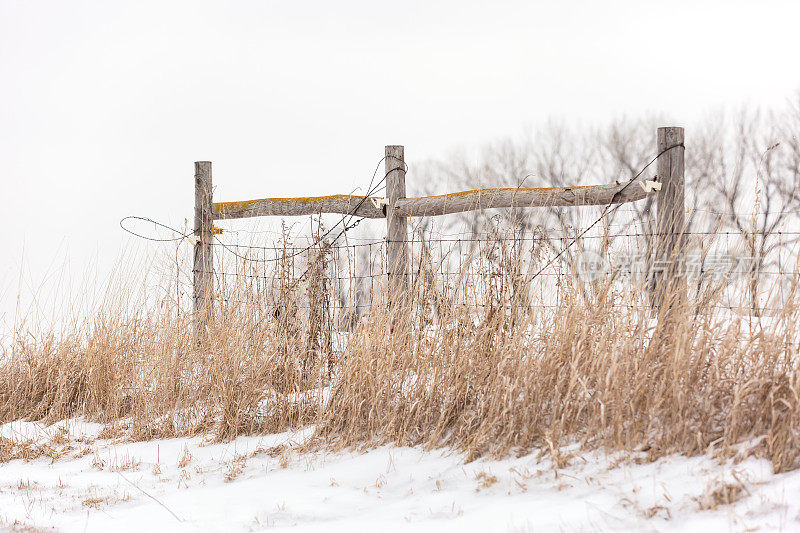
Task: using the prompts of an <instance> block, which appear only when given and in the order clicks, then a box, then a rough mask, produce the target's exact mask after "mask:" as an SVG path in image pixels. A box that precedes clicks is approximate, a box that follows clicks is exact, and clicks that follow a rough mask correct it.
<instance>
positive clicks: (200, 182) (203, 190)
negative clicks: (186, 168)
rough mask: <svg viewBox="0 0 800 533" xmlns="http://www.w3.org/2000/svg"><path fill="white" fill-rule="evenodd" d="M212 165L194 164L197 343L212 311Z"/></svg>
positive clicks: (195, 316)
mask: <svg viewBox="0 0 800 533" xmlns="http://www.w3.org/2000/svg"><path fill="white" fill-rule="evenodd" d="M212 191H213V189H212V186H211V162H210V161H198V162H196V163H195V164H194V234H195V235H196V236H197V242H196V243H195V245H194V268H193V272H194V287H193V289H194V291H193V292H194V294H193V297H194V333H195V341H199V340H201V339H202V335H203V333H204V332H205V327H206V324H208V321H209V320H210V318H211V310H212V308H213V302H212V298H213V289H214V286H213V283H214V266H213V255H212V254H213V248H212V240H213V234H212V232H211V231H212V230H211V228H212V226H213V215H212V209H211V205H212V203H211V200H212V194H213V193H212Z"/></svg>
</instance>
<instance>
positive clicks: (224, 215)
mask: <svg viewBox="0 0 800 533" xmlns="http://www.w3.org/2000/svg"><path fill="white" fill-rule="evenodd" d="M641 183H642V182H641V181H640V180H636V182H634V183H630V184H628V182H625V183H623V184H613V185H581V186H577V187H537V188H506V189H477V190H473V191H462V192H454V193H450V194H442V195H439V196H422V197H419V198H402V199H399V200H397V206H396V208H395V212H396V213H397V214H398V216H404V217H423V216H437V215H448V214H452V213H463V212H464V211H479V210H482V209H493V208H503V207H557V206H570V207H577V206H582V205H608V204H621V203H625V202H636V201H638V200H642V199H644V198H646V197H647V196H648V194H653V193H647V192H645V190H644V188H643V187H642V185H641ZM384 205H385V199H383V198H374V197H370V198H367V199H365V198H364V197H363V196H352V195H347V194H336V195H333V196H310V197H305V198H262V199H260V200H245V201H243V202H221V203H215V204H213V211H214V218H215V219H217V220H224V219H230V218H246V217H256V216H299V215H316V214H320V213H338V214H342V215H355V216H359V217H365V218H385V217H386V214H385V212H384V209H385V207H384Z"/></svg>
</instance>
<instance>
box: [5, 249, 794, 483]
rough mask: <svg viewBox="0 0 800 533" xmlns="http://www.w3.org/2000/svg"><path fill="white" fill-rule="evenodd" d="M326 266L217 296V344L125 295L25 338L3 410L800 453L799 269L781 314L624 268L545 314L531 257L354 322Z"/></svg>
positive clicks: (494, 450)
mask: <svg viewBox="0 0 800 533" xmlns="http://www.w3.org/2000/svg"><path fill="white" fill-rule="evenodd" d="M320 253H322V254H324V253H325V252H324V251H322V252H320ZM315 264H317V265H323V266H321V267H319V268H316V270H313V269H312V270H310V271H308V275H307V276H306V277H305V278H304V279H303V280H302V283H297V282H296V280H289V279H286V276H285V272H282V271H281V269H280V268H278V269H276V274H275V276H276V277H275V280H277V281H276V283H274V284H271V285H270V287H271V288H270V289H266V290H265V291H264V292H262V293H261V294H260V296H259V298H252V297H250V298H244V297H243V298H240V299H238V300H237V301H236V303H230V304H228V305H225V306H223V307H221V308H219V309H216V310H215V320H214V321H213V323H212V324H211V325H210V326H209V328H208V330H207V332H206V335H204V336H203V337H204V341H203V342H202V343H201V344H200V345H195V344H193V335H192V331H191V320H190V318H191V317H190V315H189V314H188V313H186V312H184V311H181V310H180V309H178V308H176V307H175V305H176V304H172V305H156V306H152V308H150V309H148V310H139V311H131V310H129V309H127V308H125V306H120V307H119V308H117V309H115V308H113V306H112V307H108V306H106V307H105V310H104V311H102V312H101V313H99V314H98V315H97V316H94V317H92V319H91V320H89V321H86V322H85V323H84V324H83V325H82V326H81V327H77V328H74V329H73V330H72V331H67V332H65V333H61V334H59V335H55V334H49V335H18V336H17V338H18V339H19V340H18V341H17V343H16V344H15V345H14V346H13V347H11V349H10V350H9V351H8V352H7V353H5V355H4V356H3V358H2V359H0V421H2V422H7V421H11V420H16V419H20V418H29V419H43V420H48V421H55V420H58V419H62V418H64V417H71V416H77V415H83V416H86V417H89V418H91V419H96V420H99V421H103V422H105V423H107V424H108V428H109V432H110V433H111V432H114V431H118V432H124V433H125V434H127V435H129V436H130V437H131V438H134V439H151V438H159V437H169V436H176V435H182V434H193V433H197V432H213V433H214V434H215V435H216V436H217V437H218V438H221V439H227V438H231V437H233V436H236V435H238V434H242V433H250V432H271V431H279V430H282V429H285V428H290V427H300V426H304V425H309V424H315V425H316V427H317V435H318V437H319V439H320V442H323V443H329V444H333V445H336V446H357V447H360V446H371V445H376V444H380V443H397V444H402V445H424V446H429V447H435V446H441V445H451V446H454V447H456V448H457V449H460V450H463V451H465V452H466V453H467V454H468V455H469V456H470V457H478V456H480V455H483V454H495V455H503V454H507V453H524V452H526V451H529V450H532V449H534V448H539V449H544V450H546V451H548V452H550V453H552V454H553V455H554V456H555V457H559V452H558V449H559V446H560V445H562V444H564V443H567V442H574V441H576V440H578V441H580V442H582V443H583V444H584V445H585V446H587V447H597V446H605V447H610V448H619V449H629V450H645V451H647V452H648V453H649V456H650V457H652V458H655V457H658V456H661V455H663V454H666V453H672V452H679V453H685V454H697V453H703V452H707V451H709V450H714V451H717V452H719V453H723V454H724V453H733V452H734V450H736V449H738V448H737V445H739V444H740V443H742V442H749V443H750V448H749V453H757V454H759V455H761V456H763V457H767V458H769V459H770V460H771V461H772V463H773V465H774V469H775V470H776V471H785V470H790V469H794V468H797V467H798V466H800V406H799V405H798V394H799V393H800V383H798V364H799V362H800V361H799V360H798V357H797V351H798V341H800V339H799V338H798V333H797V320H798V305H797V303H798V302H797V296H796V287H797V281H798V277H797V276H796V275H795V277H794V279H793V282H792V284H791V288H790V290H789V292H788V296H787V297H786V298H785V302H786V303H785V309H784V310H783V312H781V313H779V314H777V315H776V316H772V317H769V318H761V319H759V318H751V317H749V316H739V315H736V314H732V313H729V312H726V311H720V310H719V309H717V308H716V303H717V301H718V298H719V291H716V292H715V291H711V292H710V293H704V294H703V297H702V298H700V297H698V298H694V297H693V298H689V299H683V300H681V302H680V303H676V304H675V305H673V306H672V308H671V309H670V312H669V317H670V318H669V319H665V318H664V317H661V318H660V319H659V320H657V321H656V320H654V319H653V317H652V316H651V315H650V313H649V312H648V311H647V310H646V309H644V308H643V307H642V306H641V305H639V304H638V303H637V301H636V300H635V297H636V291H635V290H629V289H626V288H625V287H620V285H619V283H615V282H611V281H605V282H596V283H594V284H593V285H592V286H591V291H590V294H589V296H588V297H587V296H586V290H587V289H586V287H585V286H580V285H579V284H580V282H579V281H578V280H576V279H575V278H574V277H573V276H569V275H568V276H565V277H563V279H560V280H559V285H558V290H559V299H558V301H557V304H556V305H555V306H554V307H544V308H539V307H537V306H536V305H535V304H536V302H535V301H534V300H530V298H531V297H533V296H532V295H531V294H527V297H526V298H528V299H520V297H519V287H520V282H519V279H518V277H515V275H514V274H513V269H505V270H503V269H500V270H488V271H486V272H485V274H484V275H483V276H482V278H481V279H479V280H478V281H477V283H479V284H481V287H480V288H474V292H475V294H478V293H479V294H480V295H481V301H482V305H481V306H474V305H465V300H464V299H459V298H455V297H453V296H452V295H453V292H452V290H451V288H448V287H444V286H441V284H442V283H443V282H441V281H436V280H433V281H431V280H430V279H428V278H425V283H420V284H419V285H417V286H416V287H415V288H414V291H413V295H414V297H413V299H412V300H413V305H412V306H410V307H409V308H408V309H406V310H404V311H402V312H400V313H399V314H398V315H397V316H389V314H388V313H387V312H386V307H385V301H386V299H385V295H380V294H377V295H375V296H374V298H373V301H372V304H371V306H370V307H369V308H368V309H367V311H366V313H365V314H364V315H363V316H361V318H360V320H358V322H357V324H356V325H355V327H354V328H353V329H352V331H349V332H347V333H341V332H337V331H335V328H334V326H333V325H334V323H335V320H333V319H332V317H331V316H330V315H329V313H326V312H325V310H326V309H327V306H328V305H329V303H330V301H331V300H332V299H333V298H334V295H333V294H332V291H333V288H332V287H333V284H332V283H330V280H327V279H326V275H325V268H324V264H323V263H315ZM420 279H423V278H420ZM537 282H538V281H537ZM537 282H535V283H537ZM248 290H249V289H248ZM251 296H252V295H251ZM301 302H305V303H306V304H309V305H307V306H306V307H308V308H310V309H305V310H304V308H303V306H301V305H299V304H300V303H301ZM540 303H541V302H540ZM665 309H666V307H665ZM392 324H394V326H393V328H392V327H390V326H391V325H392ZM390 329H391V331H390ZM328 394H329V398H328V397H327V395H328ZM323 396H325V398H323ZM754 439H757V440H754Z"/></svg>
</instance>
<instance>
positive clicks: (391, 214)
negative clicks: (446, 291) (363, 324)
mask: <svg viewBox="0 0 800 533" xmlns="http://www.w3.org/2000/svg"><path fill="white" fill-rule="evenodd" d="M385 169H386V202H387V205H386V248H387V250H386V251H387V261H388V263H389V264H388V265H387V271H386V272H387V274H388V284H387V285H388V289H389V295H388V296H389V311H390V313H391V314H392V315H393V316H396V312H397V310H398V309H400V308H402V306H404V305H405V304H406V303H407V292H408V245H407V239H408V219H407V218H406V217H404V216H399V215H398V214H397V213H396V211H395V207H396V205H397V201H398V200H399V199H401V198H405V197H406V167H405V159H404V155H403V147H402V146H387V147H386V157H385Z"/></svg>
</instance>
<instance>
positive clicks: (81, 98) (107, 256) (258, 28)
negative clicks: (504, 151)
mask: <svg viewBox="0 0 800 533" xmlns="http://www.w3.org/2000/svg"><path fill="white" fill-rule="evenodd" d="M798 21H800V2H797V1H785V2H779V1H762V2H753V1H747V2H744V1H731V0H726V1H722V0H720V1H708V0H706V1H698V0H695V1H670V2H667V1H661V2H649V1H642V0H639V1H629V2H628V1H613V0H604V1H602V2H599V1H598V2H587V1H567V0H564V1H561V2H551V1H528V2H512V1H494V2H470V1H466V0H457V1H443V2H432V1H412V2H391V3H389V2H376V1H369V2H368V1H363V2H352V1H343V0H338V1H335V2H330V1H327V2H323V1H318V2H299V1H295V2H289V1H286V2H270V1H225V2H222V1H220V2H205V1H197V0H193V1H186V2H168V1H163V0H160V1H156V2H142V1H137V2H115V1H96V2H81V1H75V0H71V1H69V2H64V1H52V2H44V1H31V0H25V1H23V0H0V172H2V178H0V179H1V180H2V198H3V202H2V206H3V208H2V210H0V275H1V276H2V281H0V326H2V322H3V318H2V316H3V314H5V321H6V322H9V321H10V313H12V312H13V308H14V301H15V299H16V296H17V279H18V275H19V272H20V264H21V262H22V259H23V249H24V265H25V266H24V269H23V270H24V272H25V273H26V274H25V276H26V279H27V280H28V281H26V282H25V283H24V284H23V286H35V285H36V282H37V281H38V280H39V279H41V278H42V276H44V275H45V274H46V273H48V272H49V273H50V274H51V275H53V274H54V269H55V270H60V269H61V268H62V267H64V265H65V263H64V262H63V258H64V257H68V261H67V263H66V265H68V268H69V270H70V271H72V272H82V271H83V270H84V269H85V268H86V267H87V265H89V264H94V265H96V266H98V268H99V269H100V273H101V277H102V275H103V271H104V269H107V268H109V265H110V262H111V260H112V259H113V258H115V257H117V255H118V253H119V251H120V249H121V248H122V247H124V246H126V245H127V244H128V243H129V242H130V241H129V238H128V237H127V236H126V235H125V234H124V233H123V232H122V231H121V230H120V229H119V226H118V221H119V219H120V218H121V217H123V216H125V215H128V214H139V215H144V216H150V217H152V218H156V219H159V220H164V221H167V222H171V223H174V224H180V223H182V221H183V220H184V219H185V218H187V217H188V218H191V217H192V205H193V162H194V161H196V160H211V161H213V164H214V182H215V186H216V187H215V189H216V190H215V199H217V200H240V199H247V198H255V197H264V196H293V195H307V194H328V193H338V192H350V191H351V190H353V189H354V188H355V187H358V186H363V185H364V184H365V181H368V179H369V176H370V175H371V172H372V169H373V168H374V165H375V164H376V162H377V161H378V159H379V158H380V157H381V155H382V153H383V146H384V145H385V144H404V145H405V146H406V157H407V159H408V161H409V163H410V164H411V165H412V171H413V163H414V161H415V160H423V159H425V158H428V157H436V156H443V155H446V154H447V153H448V152H449V151H450V150H452V149H453V148H457V147H462V146H467V147H475V146H480V144H481V143H483V142H486V141H491V140H494V139H497V138H499V137H506V136H515V135H519V134H521V133H522V132H523V130H524V128H525V127H526V126H530V125H535V124H537V123H540V122H542V121H543V120H545V119H547V118H548V117H558V118H561V119H564V120H566V121H569V122H576V123H579V124H587V125H589V124H600V123H603V122H606V121H608V120H611V119H613V118H616V117H619V116H621V115H628V116H636V115H640V114H643V113H645V112H658V113H663V114H664V115H665V116H667V117H669V118H670V119H671V120H672V121H673V122H674V124H675V125H684V124H687V123H691V122H692V121H695V120H697V119H699V118H700V117H702V116H703V115H704V114H705V113H708V112H710V111H714V110H718V109H719V108H721V107H724V106H733V105H739V104H744V103H749V104H754V105H765V106H770V105H780V104H782V103H783V102H784V101H785V100H786V98H787V97H788V96H789V95H790V94H791V93H792V92H793V91H795V90H796V89H798V88H800V69H798V68H797V65H798V57H800V32H799V31H798ZM690 135H691V132H687V142H688V140H689V139H690ZM408 179H409V180H413V173H410V174H409V176H408ZM54 258H60V260H59V261H57V262H56V265H58V266H57V267H54V266H53V260H54Z"/></svg>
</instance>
